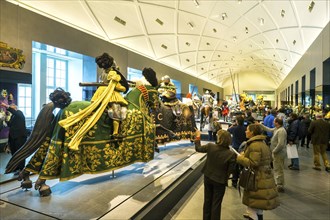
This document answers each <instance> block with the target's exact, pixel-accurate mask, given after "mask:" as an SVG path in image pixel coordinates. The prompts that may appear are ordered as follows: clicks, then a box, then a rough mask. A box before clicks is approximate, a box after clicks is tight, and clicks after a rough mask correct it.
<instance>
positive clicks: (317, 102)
mask: <svg viewBox="0 0 330 220" xmlns="http://www.w3.org/2000/svg"><path fill="white" fill-rule="evenodd" d="M322 103H323V97H322V86H317V87H315V105H316V106H317V107H319V108H322Z"/></svg>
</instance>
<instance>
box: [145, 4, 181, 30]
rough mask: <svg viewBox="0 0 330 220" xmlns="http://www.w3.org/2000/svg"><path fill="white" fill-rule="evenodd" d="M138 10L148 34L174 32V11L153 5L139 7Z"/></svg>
mask: <svg viewBox="0 0 330 220" xmlns="http://www.w3.org/2000/svg"><path fill="white" fill-rule="evenodd" d="M140 8H141V13H142V16H143V20H144V23H145V25H146V29H147V32H148V34H161V33H164V34H166V33H175V32H176V30H175V28H176V20H175V18H176V13H175V11H174V10H172V9H170V8H166V7H155V6H153V5H141V6H140Z"/></svg>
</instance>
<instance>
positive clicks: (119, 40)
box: [8, 0, 330, 87]
mask: <svg viewBox="0 0 330 220" xmlns="http://www.w3.org/2000/svg"><path fill="white" fill-rule="evenodd" d="M8 1H9V0H8ZM9 2H12V3H14V4H19V5H20V6H22V7H24V8H27V9H29V10H31V11H34V12H36V13H39V14H41V15H43V16H46V17H49V18H51V19H54V20H56V21H59V22H62V23H64V24H66V25H69V26H71V27H73V28H77V29H79V30H81V31H84V32H86V33H88V34H91V35H93V36H96V37H98V38H101V39H105V40H108V41H109V42H111V43H113V44H116V45H119V46H121V47H124V48H126V49H128V50H131V51H134V52H136V53H139V54H142V55H144V56H146V57H148V58H151V59H154V60H155V61H159V62H161V63H164V64H167V65H169V66H171V67H173V68H176V69H178V70H181V71H184V72H186V73H188V74H190V75H192V76H196V77H200V78H201V79H204V80H206V81H209V82H211V83H214V84H217V85H219V84H221V85H222V82H220V81H221V80H222V81H226V83H228V82H227V79H228V77H230V71H232V72H233V73H235V74H240V73H259V74H261V75H262V76H264V75H265V76H266V77H267V74H268V76H269V78H273V80H274V87H276V86H278V85H279V83H281V81H282V80H283V79H284V78H285V77H286V75H287V74H288V73H289V72H290V71H291V69H292V68H293V67H294V66H295V65H296V63H297V62H298V60H299V59H300V58H301V56H302V55H303V54H304V53H305V52H306V50H307V49H308V48H309V47H310V45H311V44H312V42H314V40H315V39H316V38H317V36H318V35H319V34H320V32H321V31H322V30H323V28H324V27H325V26H326V25H327V24H328V22H329V20H330V19H329V18H330V3H329V2H330V1H329V0H286V1H284V0H272V1H270V0H242V1H236V0H235V1H234V0H232V1H229V0H227V1H225V0H221V1H212V0H111V1H110V0H109V1H105V0H99V1H96V0H79V1H78V0H70V1H68V0H67V1H59V0H57V1H50V0H49V1H45V0H33V1H32V0H10V1H9ZM312 2H314V3H313V4H314V6H313V8H312V9H311V10H309V6H310V5H311V4H312ZM282 10H283V13H282ZM223 13H225V14H224V16H223ZM281 13H282V14H281ZM262 21H263V24H262ZM294 42H295V43H294ZM164 74H168V75H170V73H164Z"/></svg>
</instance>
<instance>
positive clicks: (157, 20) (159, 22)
mask: <svg viewBox="0 0 330 220" xmlns="http://www.w3.org/2000/svg"><path fill="white" fill-rule="evenodd" d="M156 22H157V23H158V24H160V25H163V24H164V22H162V21H161V20H160V19H159V18H157V19H156Z"/></svg>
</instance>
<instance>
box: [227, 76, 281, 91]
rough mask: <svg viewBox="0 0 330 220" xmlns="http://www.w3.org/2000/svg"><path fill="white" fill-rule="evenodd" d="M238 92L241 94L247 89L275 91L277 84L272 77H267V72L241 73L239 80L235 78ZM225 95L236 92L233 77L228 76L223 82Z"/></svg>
mask: <svg viewBox="0 0 330 220" xmlns="http://www.w3.org/2000/svg"><path fill="white" fill-rule="evenodd" d="M234 82H235V89H236V93H238V94H240V93H242V92H243V91H246V90H250V91H251V90H253V91H275V90H276V86H275V83H274V81H273V80H272V79H270V78H269V77H267V76H266V75H265V74H258V73H241V74H240V75H239V78H238V81H237V78H236V79H235V80H234ZM223 88H224V93H225V95H231V94H234V90H233V83H232V80H231V78H228V79H227V80H226V81H225V82H224V83H223Z"/></svg>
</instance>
